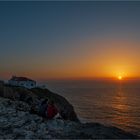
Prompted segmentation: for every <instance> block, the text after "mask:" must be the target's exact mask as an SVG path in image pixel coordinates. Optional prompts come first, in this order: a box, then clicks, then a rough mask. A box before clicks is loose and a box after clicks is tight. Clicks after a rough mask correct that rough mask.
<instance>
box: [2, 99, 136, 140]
mask: <svg viewBox="0 0 140 140" xmlns="http://www.w3.org/2000/svg"><path fill="white" fill-rule="evenodd" d="M64 138H65V139H115V138H116V139H120V138H121V139H133V138H138V137H137V136H135V135H133V134H130V133H127V132H125V131H123V130H120V129H118V128H115V127H107V126H104V125H101V124H98V123H87V124H82V123H78V122H73V121H68V120H67V121H66V120H61V119H53V120H45V119H43V118H42V117H39V116H38V115H36V114H31V113H30V106H29V105H28V104H27V103H25V102H22V101H12V100H10V99H6V98H2V97H0V139H64Z"/></svg>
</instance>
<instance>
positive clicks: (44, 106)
mask: <svg viewBox="0 0 140 140" xmlns="http://www.w3.org/2000/svg"><path fill="white" fill-rule="evenodd" d="M47 107H48V99H47V98H46V99H45V100H43V101H42V102H41V104H40V107H39V114H40V115H41V116H42V117H46V109H47Z"/></svg>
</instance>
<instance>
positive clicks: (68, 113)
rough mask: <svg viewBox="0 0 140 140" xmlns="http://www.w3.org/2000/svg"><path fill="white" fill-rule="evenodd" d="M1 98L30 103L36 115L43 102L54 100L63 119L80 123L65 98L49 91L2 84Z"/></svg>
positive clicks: (0, 87)
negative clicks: (46, 99)
mask: <svg viewBox="0 0 140 140" xmlns="http://www.w3.org/2000/svg"><path fill="white" fill-rule="evenodd" d="M0 96H1V97H5V98H9V99H12V100H16V101H23V102H26V103H28V104H29V105H33V106H34V110H32V112H34V113H35V114H37V113H38V106H39V104H40V102H41V100H43V99H44V98H48V99H52V100H53V101H54V102H55V104H56V106H57V108H58V110H59V113H60V115H61V116H62V118H63V119H65V120H71V121H79V120H78V118H77V115H76V113H75V111H74V108H73V106H72V105H71V104H70V103H69V102H68V101H67V100H66V99H65V98H64V97H62V96H60V95H58V94H55V93H52V92H51V91H49V90H48V89H41V88H34V89H26V88H24V87H16V86H9V85H5V84H0Z"/></svg>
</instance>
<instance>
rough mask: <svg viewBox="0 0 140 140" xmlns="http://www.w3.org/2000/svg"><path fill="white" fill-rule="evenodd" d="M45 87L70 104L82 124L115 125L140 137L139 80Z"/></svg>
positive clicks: (53, 83) (71, 82)
mask: <svg viewBox="0 0 140 140" xmlns="http://www.w3.org/2000/svg"><path fill="white" fill-rule="evenodd" d="M44 84H45V85H46V88H48V89H49V90H51V91H52V92H54V93H57V94H59V95H62V96H64V97H65V98H66V99H67V100H68V101H70V103H71V104H72V105H73V106H74V108H75V111H76V113H77V115H78V117H79V118H80V119H81V120H82V122H98V123H103V124H105V125H110V126H111V125H113V126H116V127H119V128H121V129H124V130H125V131H129V132H133V133H135V134H137V135H140V133H139V129H140V123H139V122H140V118H139V115H140V111H139V110H140V107H139V102H140V94H139V92H140V87H139V84H140V81H139V80H136V81H133V80H130V81H121V82H120V81H114V82H110V81H108V80H107V81H104V80H101V81H100V80H99V81H97V80H83V81H82V80H79V81H78V80H77V81H75V80H65V81H64V80H60V81H58V80H57V81H47V82H46V83H44ZM122 120H123V121H122Z"/></svg>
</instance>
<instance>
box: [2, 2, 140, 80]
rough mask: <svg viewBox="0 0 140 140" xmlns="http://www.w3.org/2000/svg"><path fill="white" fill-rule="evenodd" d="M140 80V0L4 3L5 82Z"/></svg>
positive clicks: (3, 76)
mask: <svg viewBox="0 0 140 140" xmlns="http://www.w3.org/2000/svg"><path fill="white" fill-rule="evenodd" d="M11 75H16V76H28V77H31V78H35V79H55V78H56V79H59V78H60V79H61V78H101V77H118V76H122V77H140V1H139V2H138V1H137V2H130V1H129V2H119V1H118V2H101V1H100V2H95V1H91V2H80V1H79V2H64V1H63V2H47V1H46V2H0V78H1V79H8V78H10V76H11Z"/></svg>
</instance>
